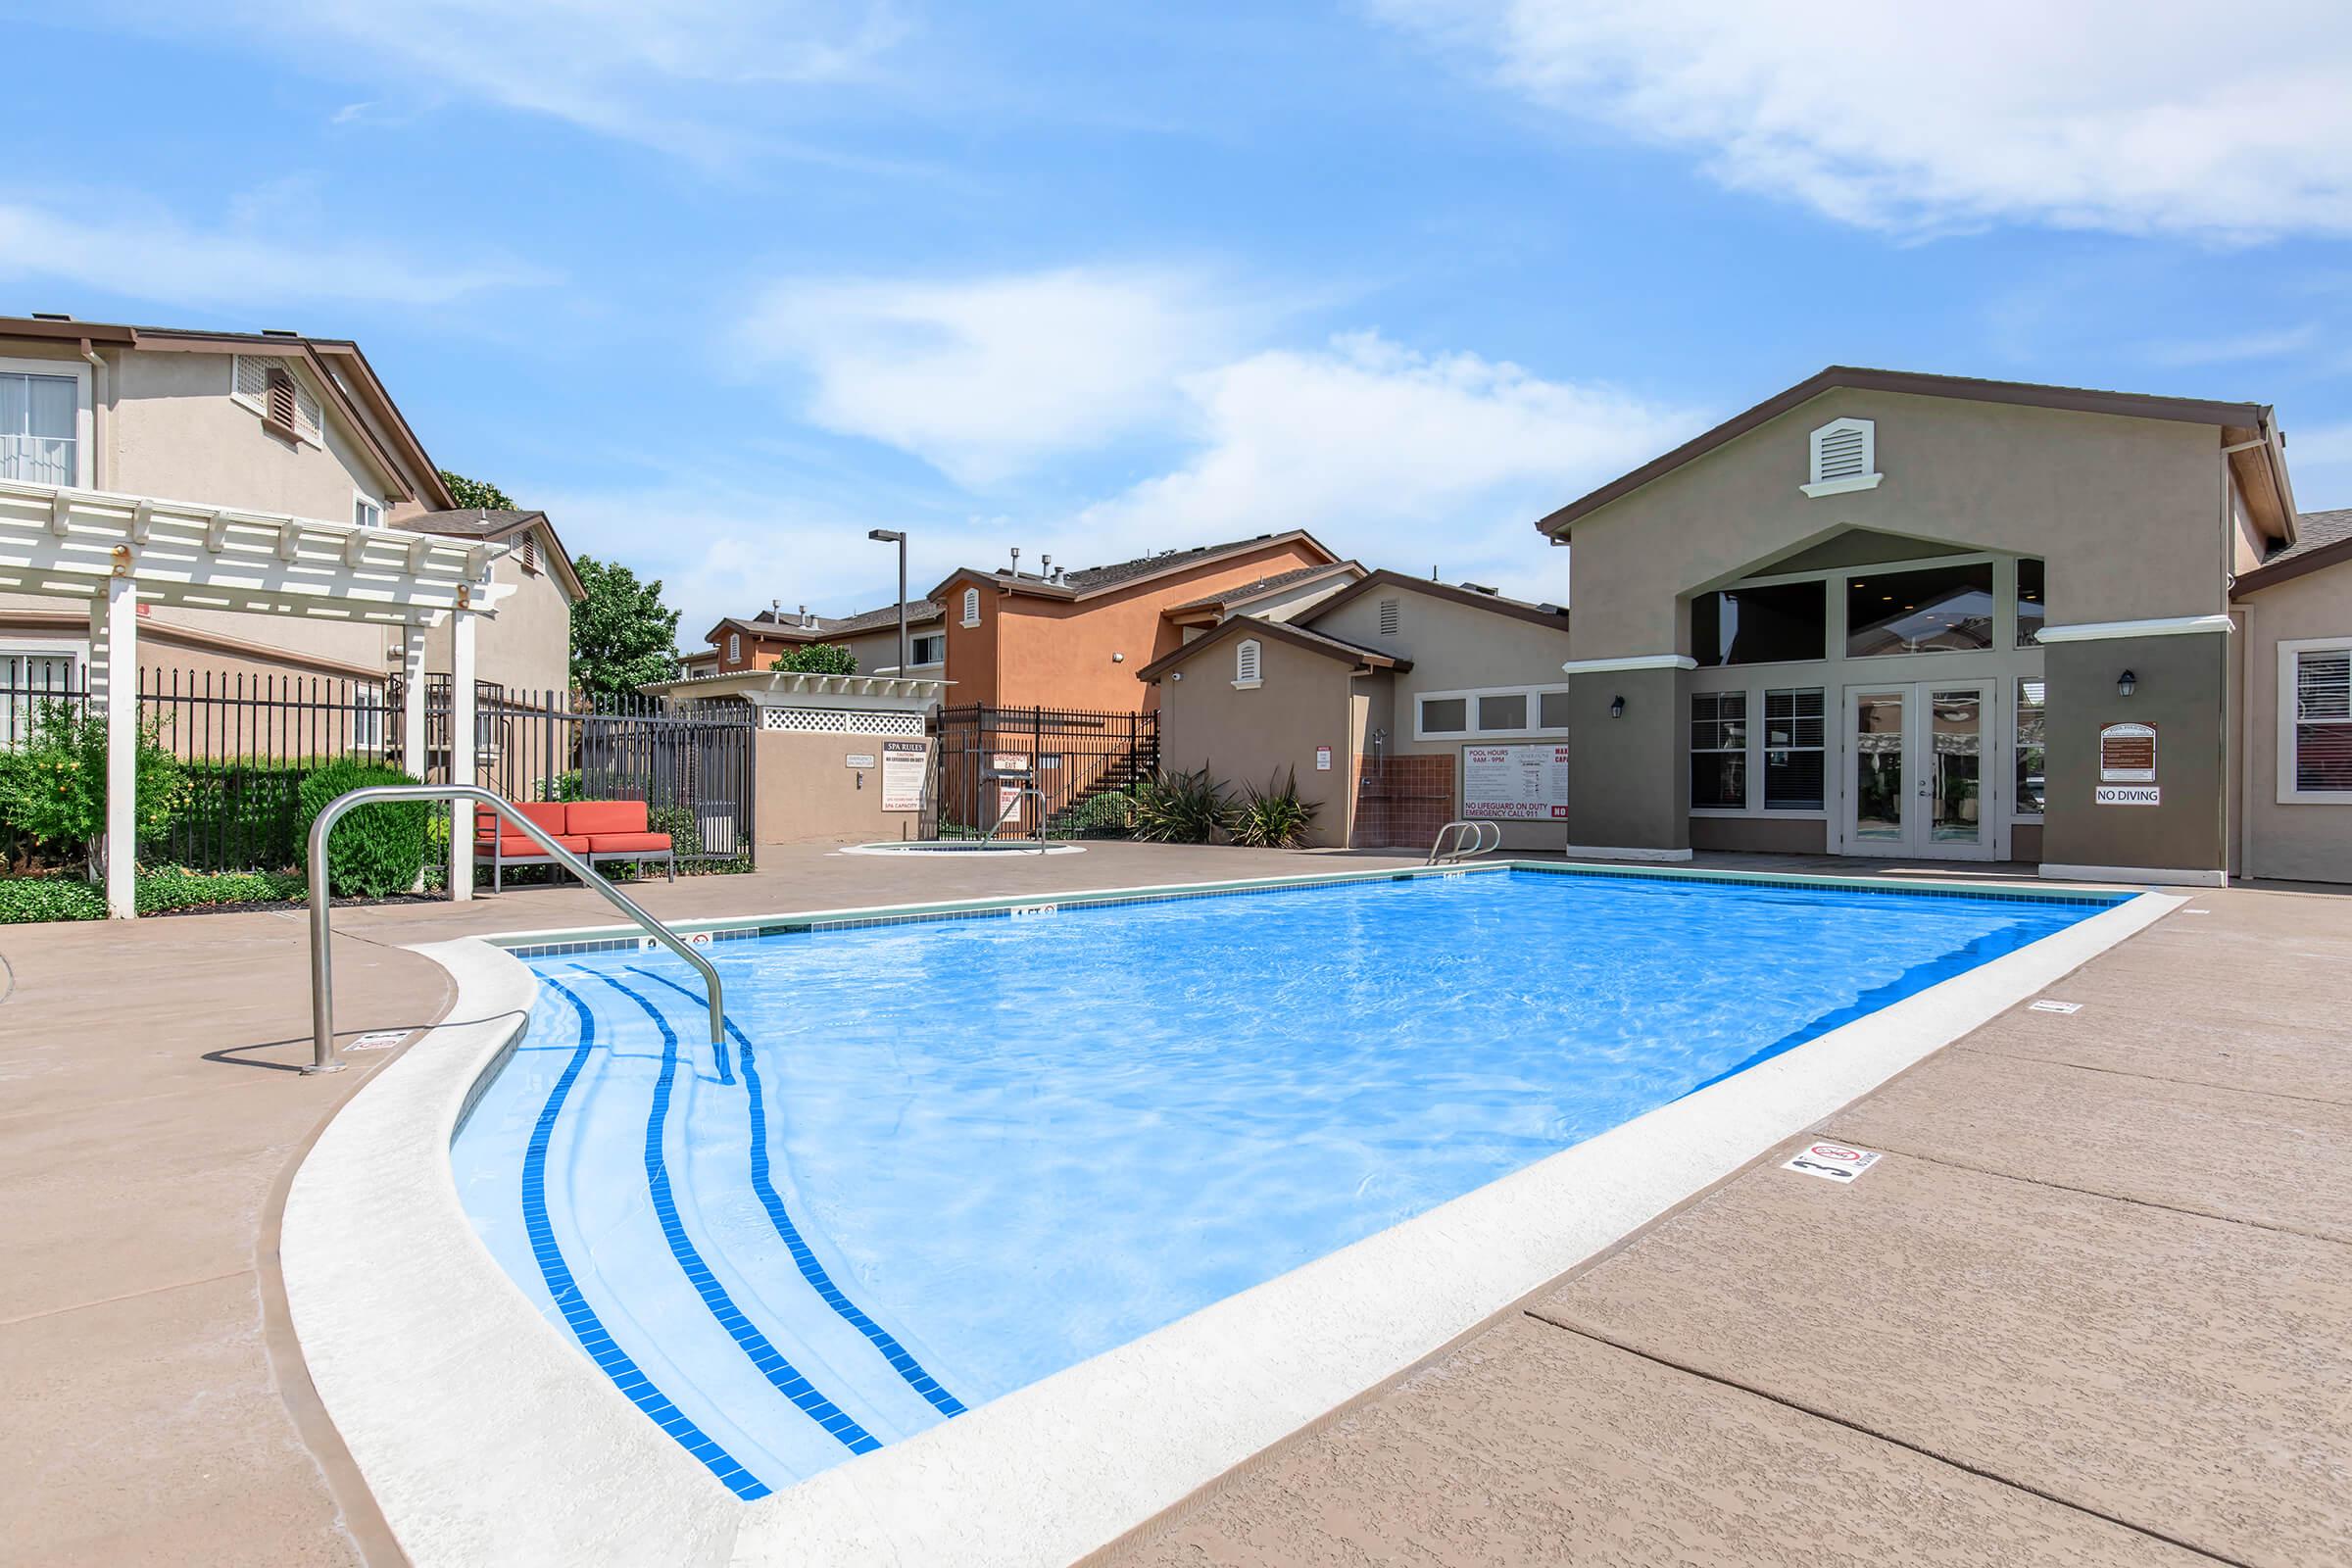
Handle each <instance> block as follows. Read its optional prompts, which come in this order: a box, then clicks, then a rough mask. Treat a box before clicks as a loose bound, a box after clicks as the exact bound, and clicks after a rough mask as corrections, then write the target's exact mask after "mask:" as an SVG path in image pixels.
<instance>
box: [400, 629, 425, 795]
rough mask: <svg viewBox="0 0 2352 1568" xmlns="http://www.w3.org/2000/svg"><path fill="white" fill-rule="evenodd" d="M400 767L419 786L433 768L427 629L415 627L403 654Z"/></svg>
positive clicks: (406, 640) (401, 662) (401, 658)
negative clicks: (427, 734)
mask: <svg viewBox="0 0 2352 1568" xmlns="http://www.w3.org/2000/svg"><path fill="white" fill-rule="evenodd" d="M400 765H401V766H402V767H404V768H406V769H407V770H408V773H409V776H410V777H411V778H413V779H415V780H417V783H419V784H422V783H426V782H429V781H428V780H427V779H426V778H425V773H426V771H427V770H428V769H429V768H430V767H431V765H432V764H431V753H430V751H429V750H428V748H427V747H426V745H425V740H424V628H423V627H422V626H411V627H410V628H409V629H408V633H407V636H406V639H405V640H404V642H403V644H402V647H401V651H400Z"/></svg>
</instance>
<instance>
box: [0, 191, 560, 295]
mask: <svg viewBox="0 0 2352 1568" xmlns="http://www.w3.org/2000/svg"><path fill="white" fill-rule="evenodd" d="M264 205H268V204H267V203H265V204H264ZM0 278H56V279H62V280H65V281H68V282H73V283H78V284H82V285H85V286H87V287H91V288H97V289H104V290H106V291H107V292H109V293H114V294H123V295H128V296H130V297H132V298H134V299H146V300H158V301H163V302H167V303H172V304H180V303H185V304H204V305H270V306H274V305H281V304H286V303H294V302H301V301H308V300H366V301H379V302H382V303H386V304H393V305H442V304H446V303H448V302H449V301H451V300H455V299H458V298H460V297H462V296H464V295H467V294H474V293H479V292H481V291H483V290H486V289H494V288H509V287H515V286H517V285H524V284H535V283H543V282H546V281H549V275H548V274H547V273H546V272H544V271H542V270H539V269H537V268H533V267H528V266H525V265H523V264H521V263H517V262H514V261H509V260H505V259H502V258H498V257H485V258H484V259H482V260H479V261H475V262H472V263H451V262H448V261H445V260H436V261H432V262H425V261H421V260H418V259H416V258H413V257H405V256H402V255H401V254H399V253H398V251H397V250H396V249H394V248H392V247H388V246H386V245H384V244H381V243H378V242H376V241H373V240H368V241H366V242H354V241H347V240H328V241H323V242H320V241H306V240H304V239H302V238H300V237H298V236H294V235H292V234H290V233H289V232H288V231H286V230H284V229H278V228H261V227H252V228H249V227H246V226H243V225H241V224H237V225H232V226H229V227H225V228H214V229H206V228H195V227H190V226H189V225H187V224H185V223H182V222H181V221H178V220H177V219H174V218H172V217H169V216H166V215H162V214H156V213H148V212H114V213H110V214H109V215H108V216H106V217H102V218H78V217H72V216H68V215H66V214H63V213H58V212H52V211H46V210H43V209H41V208H37V207H28V206H25V205H23V204H19V203H6V202H0Z"/></svg>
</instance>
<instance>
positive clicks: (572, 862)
mask: <svg viewBox="0 0 2352 1568" xmlns="http://www.w3.org/2000/svg"><path fill="white" fill-rule="evenodd" d="M377 801H471V802H472V803H473V804H474V805H476V806H486V807H488V808H490V809H491V810H492V811H493V812H495V813H497V814H498V815H500V816H503V817H505V818H506V819H507V820H508V821H510V822H512V823H514V824H515V826H516V827H518V828H520V829H522V831H523V834H524V836H525V837H527V838H529V839H530V840H531V841H532V842H534V843H536V844H537V845H538V846H539V847H540V848H541V849H543V850H545V851H546V852H547V853H548V854H549V855H550V856H551V857H553V858H554V859H555V861H556V863H557V864H558V865H561V866H563V867H564V869H565V870H566V871H569V872H570V873H571V874H572V875H574V876H576V877H578V878H579V879H580V880H581V881H582V882H584V883H586V884H587V885H588V886H590V887H592V888H594V889H596V891H597V892H599V893H601V894H603V895H604V896H605V901H606V902H607V903H609V904H611V905H612V906H613V907H614V908H616V909H618V910H620V912H621V913H623V914H625V915H627V916H628V917H629V918H630V919H632V920H634V921H636V922H637V924H638V925H640V926H642V927H644V929H645V932H646V934H647V935H648V936H650V937H652V938H653V939H654V940H655V941H656V942H659V943H661V944H662V946H663V947H665V948H667V949H669V951H670V952H672V953H674V954H676V955H677V956H679V957H681V958H684V959H685V960H686V961H687V962H688V963H691V964H693V965H694V966H695V967H696V968H697V969H700V970H702V972H703V987H704V989H705V990H706V991H708V992H709V993H710V997H711V1046H712V1047H713V1048H716V1047H717V1046H718V1045H719V1044H720V1042H721V1041H723V1040H724V1039H725V1038H726V1024H727V1011H726V1005H725V1003H724V1000H723V998H722V996H721V993H720V986H719V979H718V970H717V969H716V968H715V967H713V966H712V965H711V960H710V959H709V958H706V957H704V956H702V955H701V954H699V953H697V952H695V951H694V949H693V948H692V947H690V946H688V945H687V943H686V940H685V939H684V938H683V937H681V936H679V935H678V934H677V933H676V932H675V931H672V930H671V929H670V928H669V927H667V926H665V925H663V924H662V922H661V921H659V920H657V919H655V918H654V917H653V916H652V915H650V914H648V913H646V912H645V910H644V908H643V907H640V906H639V905H638V903H637V901H636V900H635V899H632V898H630V897H629V896H628V895H627V894H625V893H623V892H621V891H620V889H618V888H616V887H614V886H613V884H612V883H611V882H609V881H607V880H606V879H605V877H604V876H603V874H602V873H600V872H599V871H598V870H597V869H596V867H595V866H593V865H590V864H589V863H588V862H587V861H586V860H583V859H582V858H579V857H578V856H576V855H574V854H572V853H571V851H569V850H567V849H565V848H564V846H563V845H561V844H559V843H557V842H556V839H555V835H553V834H551V833H550V832H548V831H547V829H545V828H543V827H541V826H540V825H539V824H538V823H536V822H534V821H532V820H531V819H530V818H529V817H527V816H525V815H523V814H522V813H521V812H520V811H517V810H516V809H515V808H514V806H513V805H512V804H511V803H510V802H508V801H506V800H504V799H502V798H500V797H499V796H497V795H493V794H492V793H491V792H490V791H488V790H485V789H480V788H477V787H476V786H474V785H471V784H375V785H370V786H368V788H366V789H358V790H352V791H350V792H349V793H347V794H343V795H338V796H336V797H335V798H334V799H333V800H331V801H329V802H327V803H326V809H324V810H321V811H320V812H319V819H318V820H317V821H315V822H313V823H312V824H311V1064H310V1065H309V1066H308V1067H305V1068H303V1069H302V1070H303V1071H304V1072H306V1073H312V1072H341V1071H342V1070H343V1062H342V1061H341V1060H340V1059H339V1058H338V1057H337V1056H336V1055H335V975H334V959H333V957H332V956H331V955H330V954H329V953H328V951H327V940H328V932H327V924H326V908H327V886H326V836H327V834H328V833H329V832H331V831H332V830H333V828H334V825H335V823H336V821H337V820H338V819H340V818H341V817H342V815H343V813H344V812H346V811H348V810H350V809H352V808H353V807H355V806H369V805H373V804H374V803H375V802H377Z"/></svg>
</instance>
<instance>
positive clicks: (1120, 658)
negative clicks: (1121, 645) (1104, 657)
mask: <svg viewBox="0 0 2352 1568" xmlns="http://www.w3.org/2000/svg"><path fill="white" fill-rule="evenodd" d="M1110 662H1112V663H1114V664H1124V663H1125V662H1127V656H1126V655H1125V654H1113V655H1111V656H1110Z"/></svg>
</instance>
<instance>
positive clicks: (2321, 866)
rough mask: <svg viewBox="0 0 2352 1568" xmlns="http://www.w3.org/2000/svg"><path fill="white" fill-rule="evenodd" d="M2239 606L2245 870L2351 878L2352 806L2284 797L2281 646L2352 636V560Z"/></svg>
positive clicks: (2294, 877) (2301, 877)
mask: <svg viewBox="0 0 2352 1568" xmlns="http://www.w3.org/2000/svg"><path fill="white" fill-rule="evenodd" d="M2238 608H2239V610H2240V611H2242V612H2243V613H2244V616H2245V621H2246V627H2245V633H2244V645H2245V647H2244V657H2245V686H2246V711H2245V719H2246V722H2245V726H2244V728H2243V731H2242V733H2243V734H2244V736H2245V756H2246V763H2247V765H2246V769H2245V793H2244V809H2245V813H2246V816H2245V833H2244V852H2245V858H2244V864H2243V870H2244V871H2245V874H2247V875H2248V876H2264V877H2279V878H2283V879H2286V880H2289V881H2302V882H2352V806H2333V805H2316V804H2304V803H2296V804H2293V805H2282V804H2280V802H2279V800H2278V772H2279V766H2280V763H2281V758H2280V756H2279V751H2278V705H2279V702H2280V700H2281V694H2280V692H2279V689H2278V645H2279V644H2280V643H2281V642H2298V641H2302V640H2304V639H2306V638H2313V637H2352V564H2344V565H2339V566H2334V567H2331V568H2328V569H2327V570H2324V571H2315V572H2312V573H2310V574H2309V575H2307V576H2302V577H2294V578H2290V579H2289V580H2287V581H2285V582H2282V583H2280V584H2278V586H2277V587H2275V588H2266V589H2262V590H2260V591H2258V592H2255V593H2252V594H2248V595H2247V596H2246V597H2245V598H2244V599H2243V600H2241V601H2240V602H2239V605H2238ZM2287 700H2289V701H2291V694H2289V696H2288V698H2287Z"/></svg>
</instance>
